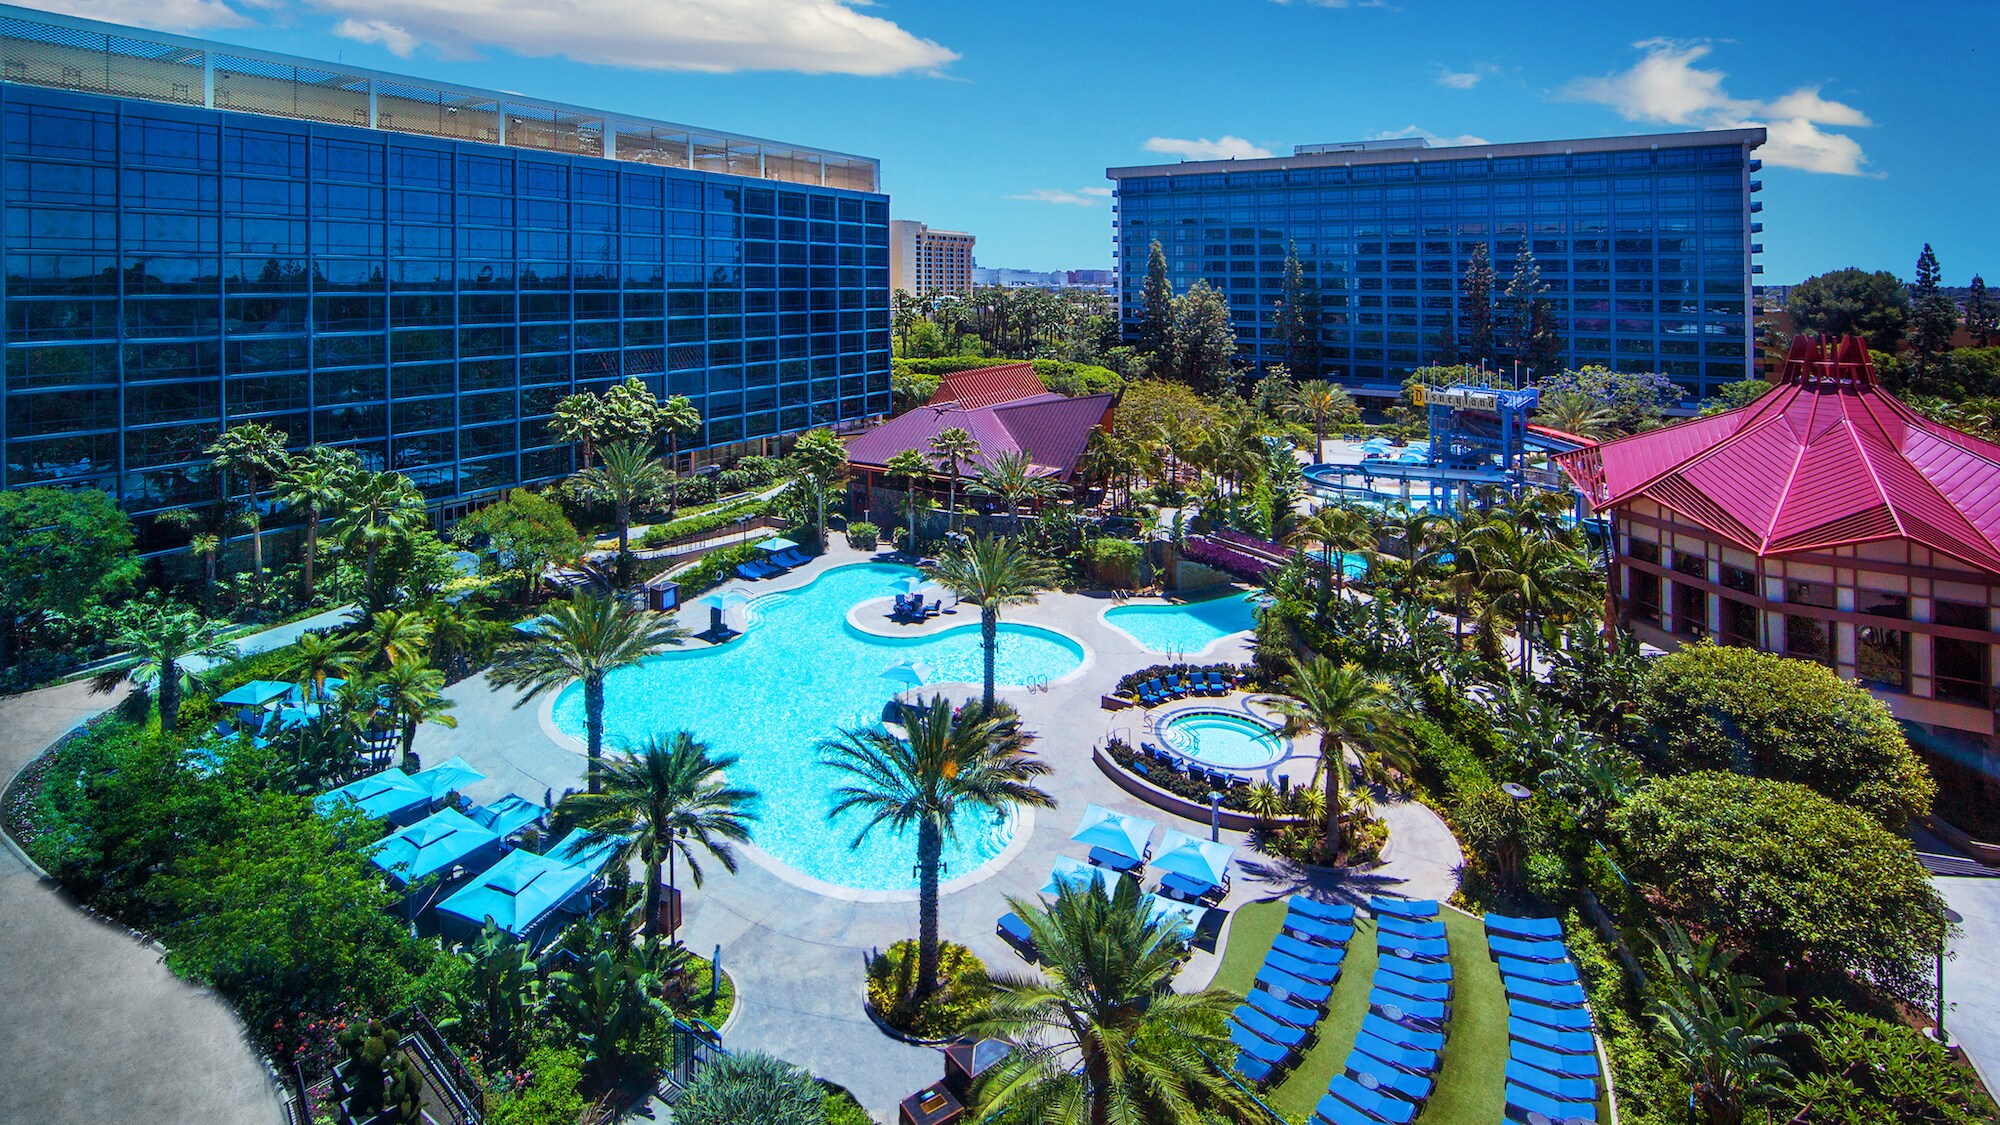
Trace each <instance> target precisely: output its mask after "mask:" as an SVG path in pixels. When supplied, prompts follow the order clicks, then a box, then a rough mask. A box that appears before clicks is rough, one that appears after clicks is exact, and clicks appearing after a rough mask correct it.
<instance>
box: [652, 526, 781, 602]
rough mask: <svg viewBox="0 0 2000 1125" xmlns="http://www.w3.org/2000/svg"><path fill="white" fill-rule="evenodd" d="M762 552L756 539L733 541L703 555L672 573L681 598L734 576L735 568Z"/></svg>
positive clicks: (755, 558)
mask: <svg viewBox="0 0 2000 1125" xmlns="http://www.w3.org/2000/svg"><path fill="white" fill-rule="evenodd" d="M763 554H764V552H763V550H762V548H761V547H760V546H759V545H758V541H757V540H755V539H753V540H751V541H750V542H748V543H733V544H731V545H729V546H727V547H724V548H722V549H721V550H718V551H713V552H710V553H709V554H706V555H703V556H702V557H701V561H699V562H697V563H695V564H694V565H693V566H691V567H688V568H687V569H686V570H683V571H681V572H680V573H679V574H676V575H674V581H675V582H676V583H678V584H679V585H680V588H681V598H682V600H683V601H685V600H686V599H688V598H691V597H693V596H694V595H696V594H700V593H704V592H706V591H708V590H710V589H712V588H714V587H716V586H720V585H722V584H723V583H724V582H727V581H728V580H730V579H731V578H734V577H736V568H737V567H739V566H741V565H743V564H744V563H747V562H754V561H755V560H757V559H758V558H760V557H762V556H763Z"/></svg>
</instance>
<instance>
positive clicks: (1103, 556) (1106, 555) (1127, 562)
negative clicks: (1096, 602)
mask: <svg viewBox="0 0 2000 1125" xmlns="http://www.w3.org/2000/svg"><path fill="white" fill-rule="evenodd" d="M1140 553H1141V552H1140V548H1139V545H1138V544H1137V543H1134V542H1132V541H1131V540H1130V539H1110V538H1105V539H1091V540H1088V541H1086V542H1085V543H1084V545H1083V561H1084V562H1085V564H1086V565H1088V566H1089V567H1090V572H1091V574H1092V576H1094V577H1095V578H1096V579H1097V580H1098V581H1099V582H1103V583H1105V584H1106V585H1110V586H1116V587H1131V586H1135V585H1137V584H1138V574H1139V556H1140Z"/></svg>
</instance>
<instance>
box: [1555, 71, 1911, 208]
mask: <svg viewBox="0 0 2000 1125" xmlns="http://www.w3.org/2000/svg"><path fill="white" fill-rule="evenodd" d="M1633 46H1634V47H1636V48H1637V49H1639V50H1640V51H1643V52H1644V53H1645V54H1644V57H1643V58H1641V59H1640V60H1639V61H1638V62H1637V63H1634V64H1633V65H1632V66H1631V67H1630V68H1629V69H1627V70H1622V71H1617V72H1615V73H1612V74H1607V75H1604V76H1603V77H1601V78H1578V79H1576V80H1575V81H1573V82H1571V83H1570V84H1569V85H1567V86H1565V87H1564V88H1563V91H1562V95H1561V96H1562V97H1563V98H1564V99H1565V100H1568V101H1579V102H1596V103H1598V104H1600V105H1605V106H1609V107H1611V109H1613V110H1615V111H1616V112H1617V113H1618V115H1619V116H1620V117H1623V118H1625V119H1626V120H1627V121H1648V122H1655V123H1658V124H1662V125H1686V126H1693V127H1695V128H1701V129H1740V128H1752V127H1759V126H1761V127H1763V128H1764V129H1767V130H1768V131H1769V134H1770V136H1769V140H1768V141H1767V143H1766V144H1765V145H1764V147H1762V148H1760V149H1758V150H1757V155H1758V156H1759V157H1761V158H1762V159H1763V161H1764V162H1765V163H1766V164H1771V165H1774V166H1778V167H1785V168H1800V169H1803V170H1805V171H1808V172H1824V173H1827V174H1829V175H1837V176H1866V175H1873V174H1875V173H1871V172H1869V171H1867V170H1866V169H1865V168H1864V167H1863V166H1864V165H1866V164H1867V163H1868V157H1867V155H1866V154H1865V153H1863V152H1862V151H1861V143H1860V142H1859V141H1856V140H1855V139H1854V138H1853V137H1850V136H1847V135H1846V134H1844V133H1830V132H1827V131H1826V129H1825V128H1822V126H1832V127H1835V128H1858V127H1864V126H1867V125H1871V124H1873V122H1872V121H1870V120H1869V118H1868V115H1867V114H1865V113H1863V112H1862V111H1860V110H1859V109H1856V108H1855V107H1853V106H1851V105H1847V104H1846V103H1844V102H1836V101H1831V100H1828V99H1827V98H1824V97H1821V96H1820V92H1819V90H1820V88H1819V87H1817V86H1801V87H1799V88H1798V89H1796V90H1793V91H1792V92H1790V93H1788V94H1784V95H1782V96H1780V97H1778V98H1775V99H1773V100H1771V101H1757V100H1754V99H1748V98H1739V97H1735V96H1733V95H1731V94H1730V93H1729V91H1728V90H1727V89H1725V88H1724V86H1723V82H1724V80H1725V79H1727V78H1728V75H1727V74H1725V73H1724V72H1722V71H1720V70H1714V69H1710V68H1704V67H1700V66H1696V65H1695V64H1696V63H1697V62H1699V61H1700V60H1701V59H1703V58H1705V57H1707V55H1708V54H1709V53H1710V52H1711V51H1712V50H1713V47H1712V46H1711V45H1710V44H1708V43H1706V42H1702V41H1688V40H1678V39H1644V40H1641V41H1639V42H1637V43H1634V44H1633Z"/></svg>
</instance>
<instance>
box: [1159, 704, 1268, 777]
mask: <svg viewBox="0 0 2000 1125" xmlns="http://www.w3.org/2000/svg"><path fill="white" fill-rule="evenodd" d="M1159 735H1160V739H1161V741H1163V742H1165V743H1166V744H1167V745H1168V746H1169V747H1172V748H1173V750H1174V752H1175V753H1177V754H1184V755H1186V756H1187V757H1190V758H1193V759H1195V760H1196V761H1198V762H1201V763H1202V764H1203V765H1209V766H1214V767H1215V768H1217V769H1225V770H1251V769H1261V768H1263V767H1265V766H1268V765H1271V764H1272V763H1274V762H1276V761H1278V760H1279V759H1281V758H1283V757H1285V755H1286V753H1287V748H1286V746H1285V740H1284V739H1283V738H1280V737H1279V736H1278V732H1276V731H1274V730H1272V729H1271V728H1270V727H1267V726H1265V725H1264V724H1263V723H1260V722H1258V721H1257V720H1255V719H1253V718H1250V717H1249V716H1248V715H1232V714H1230V713H1228V712H1226V711H1183V712H1181V713H1180V714H1178V715H1173V716H1170V717H1168V718H1167V719H1166V720H1165V721H1164V722H1162V723H1161V724H1160V730H1159Z"/></svg>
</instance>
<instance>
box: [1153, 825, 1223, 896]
mask: <svg viewBox="0 0 2000 1125" xmlns="http://www.w3.org/2000/svg"><path fill="white" fill-rule="evenodd" d="M1235 855H1236V849H1235V848H1232V847H1230V846H1229V845H1228V844H1218V843H1215V842H1214V841H1211V840H1197V839H1195V838H1194V837H1193V836H1190V835H1188V834H1187V833H1185V832H1182V831H1180V830H1178V829H1174V828H1169V829H1167V831H1166V834H1165V835H1163V836H1161V837H1160V848H1159V851H1158V853H1157V854H1155V855H1154V856H1153V862H1152V866H1153V870H1154V871H1161V872H1171V873H1173V874H1176V875H1183V876H1186V877H1187V878H1189V879H1194V880H1197V881H1199V882H1204V883H1207V884H1208V885H1209V886H1212V887H1219V886H1221V885H1222V883H1223V880H1225V879H1227V878H1228V877H1229V861H1230V860H1231V859H1232V858H1234V857H1235Z"/></svg>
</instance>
